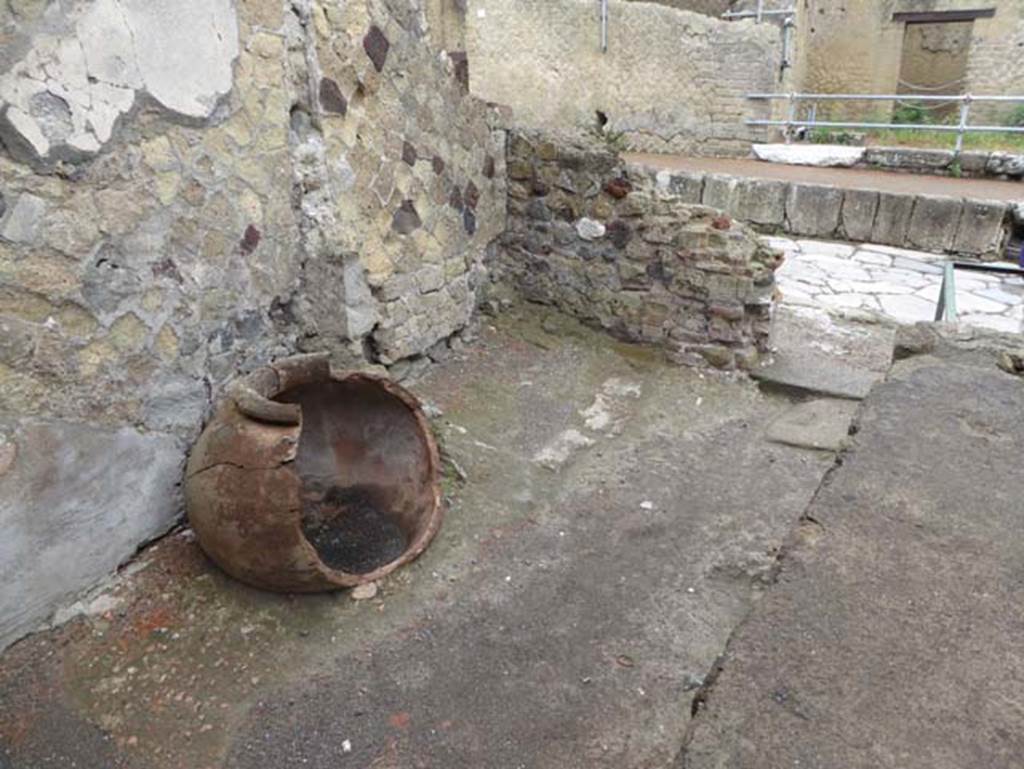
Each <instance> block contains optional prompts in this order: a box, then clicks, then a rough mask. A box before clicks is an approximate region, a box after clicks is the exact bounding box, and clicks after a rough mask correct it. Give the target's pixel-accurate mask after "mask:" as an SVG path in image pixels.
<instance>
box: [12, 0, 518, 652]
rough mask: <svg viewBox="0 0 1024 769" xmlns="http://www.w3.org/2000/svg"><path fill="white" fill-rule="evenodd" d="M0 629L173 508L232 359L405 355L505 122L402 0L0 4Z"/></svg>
mask: <svg viewBox="0 0 1024 769" xmlns="http://www.w3.org/2000/svg"><path fill="white" fill-rule="evenodd" d="M0 43H2V45H0V141H2V148H0V529H2V530H3V537H2V538H0V646H3V645H4V643H6V642H8V641H10V640H11V639H13V638H15V637H17V636H18V635H20V634H23V633H24V632H26V631H28V630H30V629H32V628H33V627H36V626H37V625H38V624H39V623H40V622H41V621H42V620H44V619H45V618H46V617H47V616H48V615H49V614H50V612H51V611H53V609H54V608H55V607H57V606H59V605H60V604H61V603H62V602H65V601H66V600H68V599H69V598H70V597H71V596H73V595H74V594H75V593H76V592H77V591H79V590H81V589H83V588H87V587H88V586H90V585H92V584H94V583H95V582H96V581H97V580H99V579H101V578H102V577H103V575H105V574H107V573H109V572H110V571H111V570H112V569H113V568H114V567H116V566H117V565H118V563H120V562H122V561H123V560H124V559H126V558H127V557H129V556H130V555H131V554H132V553H133V552H134V550H135V549H136V547H137V546H138V545H139V544H140V543H142V542H144V541H145V540H147V539H149V538H152V537H154V536H156V535H158V534H160V533H161V532H162V531H164V530H166V529H167V528H168V527H169V526H170V525H172V524H173V522H174V521H175V520H176V519H177V518H178V516H179V515H180V513H181V500H180V495H179V492H178V483H179V480H180V474H181V467H182V464H183V462H184V459H185V452H186V449H187V446H188V445H189V443H190V442H191V440H192V439H194V437H195V436H196V435H197V433H198V430H199V429H200V427H201V424H202V421H203V419H204V417H205V415H206V414H207V412H208V409H209V406H210V402H211V399H212V398H215V397H217V395H218V393H219V391H220V389H221V387H222V385H223V384H224V383H225V382H226V381H227V380H229V379H230V378H232V377H233V376H234V375H235V374H236V373H237V372H241V371H246V370H249V369H251V368H253V367H255V366H257V365H259V364H262V363H264V362H266V361H267V360H269V359H272V358H274V357H276V356H282V355H286V354H292V353H295V352H296V351H312V350H327V351H329V352H331V354H332V358H333V361H334V362H335V363H336V364H337V365H341V366H359V365H366V364H368V363H373V364H385V365H392V367H393V371H395V372H396V373H400V372H402V371H405V370H408V369H409V367H410V365H411V364H412V365H415V364H416V363H417V361H419V360H422V356H423V354H424V353H426V352H427V351H430V350H432V349H434V348H437V347H438V346H443V345H444V344H445V340H446V339H447V338H448V337H450V336H451V335H452V334H454V333H456V332H457V331H458V330H459V329H460V328H461V327H463V326H464V325H465V324H466V322H467V321H468V319H469V317H470V314H471V313H472V312H473V309H474V306H475V303H476V297H475V293H476V291H477V289H478V287H479V282H480V276H481V270H482V267H481V263H482V259H483V254H484V252H485V249H486V246H487V244H488V243H489V242H490V241H491V240H492V239H493V238H495V237H496V236H497V235H498V234H499V233H500V232H502V231H503V229H504V217H505V189H504V176H505V175H504V163H505V161H504V138H503V135H502V134H500V133H495V132H494V131H492V129H491V127H490V126H491V121H490V114H491V113H490V110H489V109H488V108H487V107H486V106H485V105H483V104H482V103H481V102H479V101H478V100H476V99H474V98H472V97H470V96H469V95H468V93H467V92H466V90H465V87H464V85H463V84H461V83H460V82H459V81H458V79H457V78H456V77H455V73H456V68H455V66H454V65H453V62H452V61H451V59H450V58H449V57H447V56H445V55H444V54H442V53H440V51H439V50H438V49H437V48H436V47H435V46H434V45H433V41H432V40H431V39H430V37H429V34H428V29H427V24H426V21H425V18H424V14H423V12H422V11H420V10H417V6H415V5H414V4H410V3H408V2H406V1H405V0H348V2H345V3H343V4H339V3H335V2H326V1H324V2H320V0H292V1H291V2H283V1H282V0H173V1H172V0H158V1H156V0H91V1H90V2H85V1H84V0H82V1H75V2H73V1H72V0H61V2H56V1H54V2H46V1H45V0H17V2H15V1H14V0H0Z"/></svg>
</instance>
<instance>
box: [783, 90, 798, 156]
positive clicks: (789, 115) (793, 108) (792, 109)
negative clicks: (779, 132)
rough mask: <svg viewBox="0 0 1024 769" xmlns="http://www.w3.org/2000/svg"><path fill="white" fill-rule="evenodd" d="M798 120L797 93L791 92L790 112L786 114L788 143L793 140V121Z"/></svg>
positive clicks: (786, 137)
mask: <svg viewBox="0 0 1024 769" xmlns="http://www.w3.org/2000/svg"><path fill="white" fill-rule="evenodd" d="M794 121H796V94H795V93H793V91H790V92H789V112H788V113H787V116H786V130H785V139H786V144H791V143H792V142H793V123H794Z"/></svg>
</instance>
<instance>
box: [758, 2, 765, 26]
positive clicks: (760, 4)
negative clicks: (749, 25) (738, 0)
mask: <svg viewBox="0 0 1024 769" xmlns="http://www.w3.org/2000/svg"><path fill="white" fill-rule="evenodd" d="M763 19H764V0H757V23H758V24H760V23H761V21H762V20H763Z"/></svg>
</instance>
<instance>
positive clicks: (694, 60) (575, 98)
mask: <svg viewBox="0 0 1024 769" xmlns="http://www.w3.org/2000/svg"><path fill="white" fill-rule="evenodd" d="M599 9H600V6H599V3H596V2H589V0H473V2H472V3H471V6H470V12H469V13H468V15H467V25H468V28H467V33H466V44H467V52H468V56H469V65H470V67H469V69H470V87H471V89H472V91H473V93H474V94H476V95H478V96H480V97H481V98H483V99H485V100H487V101H491V102H496V103H498V104H502V105H507V106H508V107H510V108H511V111H512V120H511V122H512V125H514V126H516V127H519V128H527V129H539V130H543V131H546V132H548V133H554V134H566V133H568V132H575V133H579V132H581V131H582V132H591V131H595V130H597V128H598V126H599V124H603V129H602V130H603V131H604V132H605V133H607V134H612V135H615V134H622V135H623V138H624V139H625V141H626V142H628V144H629V146H630V147H631V148H633V149H635V150H638V151H639V150H643V151H650V152H685V153H696V154H707V155H745V154H747V153H748V152H749V150H750V143H751V141H761V140H763V139H764V138H765V137H764V132H763V131H761V130H758V129H751V128H749V127H747V126H746V125H745V124H744V121H745V120H746V118H748V117H767V116H768V110H769V109H770V106H769V105H767V104H766V103H764V102H752V101H750V100H748V99H746V98H744V97H745V94H747V93H748V92H751V91H771V90H775V89H776V88H777V87H778V86H779V78H780V62H781V43H780V36H779V30H778V28H777V27H775V26H774V25H770V24H762V25H756V24H755V23H754V22H752V21H743V22H727V21H723V20H720V19H715V18H711V17H709V16H706V15H701V14H698V13H692V12H688V11H682V10H677V9H674V8H670V7H667V6H664V5H657V4H653V3H632V2H623V1H622V0H612V3H611V6H610V25H609V47H608V51H607V52H606V53H602V51H601V47H600V23H599V22H600V12H599Z"/></svg>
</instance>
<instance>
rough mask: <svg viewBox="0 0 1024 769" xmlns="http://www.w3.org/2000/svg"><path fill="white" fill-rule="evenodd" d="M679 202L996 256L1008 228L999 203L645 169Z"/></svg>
mask: <svg viewBox="0 0 1024 769" xmlns="http://www.w3.org/2000/svg"><path fill="white" fill-rule="evenodd" d="M633 173H634V175H641V176H642V175H644V174H646V175H647V176H648V177H650V178H652V179H653V180H654V183H655V185H656V187H657V188H658V189H661V190H667V191H674V192H675V193H676V194H677V195H678V196H679V197H680V198H681V200H683V201H684V202H686V203H690V204H701V205H704V206H710V207H712V208H716V209H719V210H721V211H724V212H725V213H727V214H729V215H730V216H734V217H736V218H737V219H739V220H741V221H743V222H745V223H747V224H749V225H751V226H752V227H755V228H756V229H757V230H759V231H761V232H765V233H773V234H788V235H794V236H796V237H808V238H820V239H825V240H850V241H854V242H858V243H877V244H880V245H889V246H897V247H901V248H902V247H905V248H911V249H916V250H920V251H930V252H933V253H944V252H945V253H950V254H955V255H957V256H962V257H967V258H975V259H1000V258H1002V256H1003V246H1004V244H1005V242H1006V238H1007V236H1008V233H1009V230H1010V228H1011V226H1012V216H1013V205H1012V204H1010V203H1006V202H1004V201H993V200H972V199H963V198H945V197H938V196H933V195H916V194H913V193H906V194H898V193H888V192H877V191H874V190H856V189H841V188H838V187H829V186H825V185H820V184H808V183H803V182H786V181H780V180H776V179H758V178H753V177H738V176H729V175H727V174H706V173H702V172H688V171H667V170H657V169H644V168H643V167H640V166H638V167H637V168H635V169H634V170H633Z"/></svg>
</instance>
